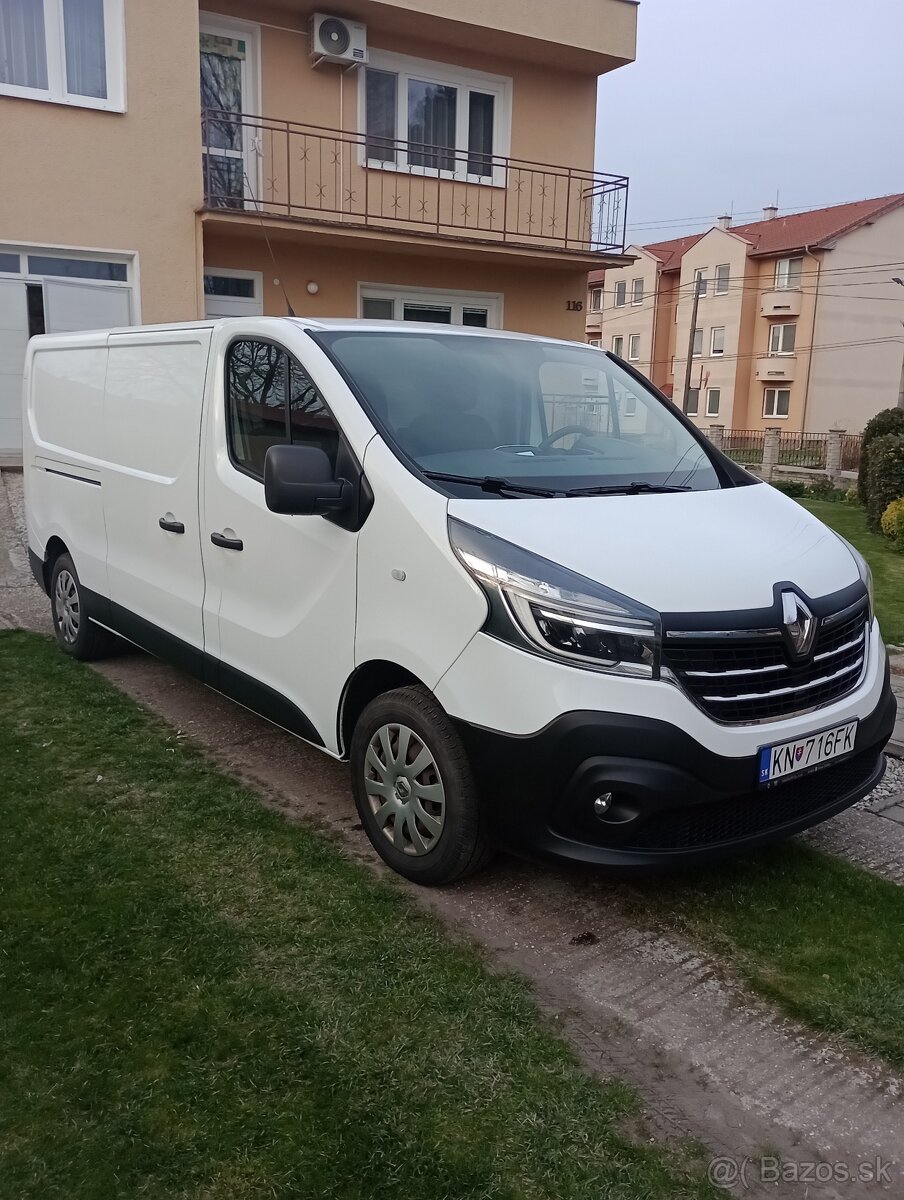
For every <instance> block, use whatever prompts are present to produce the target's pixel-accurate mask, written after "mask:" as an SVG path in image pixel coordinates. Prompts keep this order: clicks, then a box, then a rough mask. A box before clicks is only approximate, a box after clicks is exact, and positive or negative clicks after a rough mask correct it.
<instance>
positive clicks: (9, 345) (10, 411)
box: [0, 279, 28, 454]
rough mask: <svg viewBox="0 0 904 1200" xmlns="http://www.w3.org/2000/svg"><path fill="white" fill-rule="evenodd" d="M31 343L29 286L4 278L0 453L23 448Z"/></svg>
mask: <svg viewBox="0 0 904 1200" xmlns="http://www.w3.org/2000/svg"><path fill="white" fill-rule="evenodd" d="M27 344H28V305H27V299H26V292H25V284H24V283H22V282H21V281H20V280H18V279H0V454H3V453H4V452H10V451H13V452H15V453H18V452H19V451H20V450H21V449H22V367H23V365H24V363H25V347H26V345H27Z"/></svg>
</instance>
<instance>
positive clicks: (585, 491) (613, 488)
mask: <svg viewBox="0 0 904 1200" xmlns="http://www.w3.org/2000/svg"><path fill="white" fill-rule="evenodd" d="M693 490H694V489H693V488H690V487H680V486H678V485H672V484H668V483H642V482H635V483H614V484H610V485H609V486H606V487H589V488H572V489H571V491H568V492H566V493H565V495H566V496H636V495H637V494H638V493H639V492H692V491H693Z"/></svg>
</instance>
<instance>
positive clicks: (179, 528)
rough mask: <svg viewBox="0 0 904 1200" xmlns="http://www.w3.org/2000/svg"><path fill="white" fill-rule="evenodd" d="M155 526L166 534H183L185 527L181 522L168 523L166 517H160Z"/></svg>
mask: <svg viewBox="0 0 904 1200" xmlns="http://www.w3.org/2000/svg"><path fill="white" fill-rule="evenodd" d="M157 524H158V525H159V526H160V528H161V529H165V530H166V532H167V533H185V526H184V525H183V524H182V522H181V521H170V520H169V519H168V518H167V517H161V518H160V520H159V521H158V522H157Z"/></svg>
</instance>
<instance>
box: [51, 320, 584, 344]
mask: <svg viewBox="0 0 904 1200" xmlns="http://www.w3.org/2000/svg"><path fill="white" fill-rule="evenodd" d="M239 322H241V323H242V324H244V325H246V326H250V325H253V326H255V327H258V328H260V327H261V326H264V327H266V326H267V325H271V324H272V325H274V326H280V325H285V324H291V325H295V326H297V327H298V328H301V329H315V330H323V331H327V330H334V331H338V330H349V331H352V330H365V329H366V330H372V331H373V332H375V333H380V332H384V333H399V332H401V331H402V330H404V332H406V333H433V334H436V333H440V332H442V333H444V334H451V335H468V336H477V337H487V338H517V339H518V340H520V341H526V342H541V341H542V342H550V341H552V342H562V343H563V344H565V345H574V344H575V342H573V341H571V342H569V341H568V340H567V339H564V338H548V337H543V336H542V335H538V334H532V333H515V332H513V331H510V330H507V329H478V328H474V327H472V326H470V325H439V324H429V323H427V322H421V321H405V322H400V321H367V320H363V319H361V318H357V317H211V318H209V319H207V320H205V321H173V322H167V323H163V324H158V325H125V326H118V327H116V328H112V329H92V330H85V331H84V332H81V333H61V334H41V335H39V336H37V337H35V338H33V339H32V341H34V342H36V343H44V342H45V340H46V341H47V342H51V341H63V340H65V341H66V342H67V343H69V344H70V345H72V344H75V345H78V344H79V343H82V344H83V345H92V344H95V345H96V344H97V343H98V341H100V340H101V339H103V338H105V337H107V336H108V335H109V334H121V335H123V336H127V335H129V334H136V333H168V332H176V331H179V330H189V329H214V328H219V327H221V326H224V325H231V324H234V323H235V324H237V323H239ZM577 344H578V345H584V343H583V342H578V343H577Z"/></svg>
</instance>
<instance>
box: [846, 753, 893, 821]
mask: <svg viewBox="0 0 904 1200" xmlns="http://www.w3.org/2000/svg"><path fill="white" fill-rule="evenodd" d="M894 798H897V799H898V800H900V801H901V803H902V804H904V760H902V759H900V758H892V757H891V755H889V757H888V769H887V770H886V772H885V778H884V779H883V780H882V782H881V783H880V784H879V786H878V787H877V788H874V789H873V790H872V791H871V792H870V794H869V795H868V796H864V797H863V799H862V800H860V801H859V802H858V804H857V805H856V807H857V808H866V809H874V808H876V807H881V806H884V805H885V804H886V803H887V801H889V800H892V799H894Z"/></svg>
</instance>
